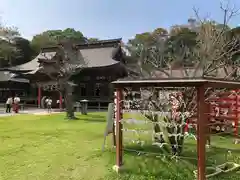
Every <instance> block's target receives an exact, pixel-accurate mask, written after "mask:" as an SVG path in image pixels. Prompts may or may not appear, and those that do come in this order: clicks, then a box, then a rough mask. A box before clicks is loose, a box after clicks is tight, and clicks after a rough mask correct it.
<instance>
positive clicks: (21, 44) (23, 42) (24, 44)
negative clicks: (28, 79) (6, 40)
mask: <svg viewBox="0 0 240 180" xmlns="http://www.w3.org/2000/svg"><path fill="white" fill-rule="evenodd" d="M14 42H15V47H16V48H17V50H18V54H20V56H17V57H15V58H14V60H13V64H12V65H14V66H15V65H19V64H23V63H26V62H28V61H30V60H32V57H33V55H34V54H33V53H34V52H33V49H32V48H31V45H30V42H29V40H27V39H24V38H22V37H16V38H14Z"/></svg>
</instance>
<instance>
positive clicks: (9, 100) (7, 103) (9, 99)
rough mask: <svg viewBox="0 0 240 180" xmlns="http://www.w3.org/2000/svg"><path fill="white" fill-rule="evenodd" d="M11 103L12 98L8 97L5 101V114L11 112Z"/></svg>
mask: <svg viewBox="0 0 240 180" xmlns="http://www.w3.org/2000/svg"><path fill="white" fill-rule="evenodd" d="M12 103H13V100H12V97H8V99H7V101H6V113H10V112H11V107H12Z"/></svg>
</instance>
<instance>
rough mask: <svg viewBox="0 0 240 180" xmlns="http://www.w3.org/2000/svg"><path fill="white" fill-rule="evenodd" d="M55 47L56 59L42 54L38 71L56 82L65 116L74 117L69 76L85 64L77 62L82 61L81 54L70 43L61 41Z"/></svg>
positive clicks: (77, 71) (71, 85)
mask: <svg viewBox="0 0 240 180" xmlns="http://www.w3.org/2000/svg"><path fill="white" fill-rule="evenodd" d="M57 49H58V50H57V54H58V55H57V61H56V62H55V61H54V62H52V59H51V57H47V56H44V58H43V59H39V62H40V68H39V71H40V72H41V73H43V74H46V75H48V77H49V78H50V79H51V80H53V81H54V82H56V83H57V85H58V87H59V88H58V90H59V91H60V92H61V93H62V94H63V95H64V99H65V106H66V114H67V118H68V119H76V117H75V115H74V107H73V95H72V92H73V86H74V84H73V83H72V82H71V81H70V78H71V77H72V75H74V74H75V73H79V72H80V71H81V70H82V69H83V68H84V66H85V64H80V63H79V62H83V61H79V59H80V58H82V56H81V54H80V52H79V51H78V50H77V48H76V47H73V45H72V44H71V43H66V42H64V43H61V44H59V45H57ZM43 54H44V53H43Z"/></svg>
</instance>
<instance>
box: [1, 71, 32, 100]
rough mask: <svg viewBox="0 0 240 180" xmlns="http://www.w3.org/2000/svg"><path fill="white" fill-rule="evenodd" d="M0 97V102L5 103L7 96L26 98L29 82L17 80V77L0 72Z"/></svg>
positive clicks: (22, 79) (21, 79)
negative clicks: (16, 95)
mask: <svg viewBox="0 0 240 180" xmlns="http://www.w3.org/2000/svg"><path fill="white" fill-rule="evenodd" d="M0 87H1V88H0V97H1V102H5V101H6V99H7V98H8V96H14V95H15V94H18V95H20V96H22V97H25V98H26V97H27V96H28V93H29V92H28V91H26V89H29V87H30V84H29V80H27V79H24V78H17V75H16V74H14V73H11V72H9V71H0Z"/></svg>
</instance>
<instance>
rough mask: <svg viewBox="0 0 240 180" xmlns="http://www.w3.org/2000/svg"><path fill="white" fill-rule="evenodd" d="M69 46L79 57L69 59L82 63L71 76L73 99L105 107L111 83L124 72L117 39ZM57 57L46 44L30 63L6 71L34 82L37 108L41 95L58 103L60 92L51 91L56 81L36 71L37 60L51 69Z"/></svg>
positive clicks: (38, 64) (125, 74)
mask: <svg viewBox="0 0 240 180" xmlns="http://www.w3.org/2000/svg"><path fill="white" fill-rule="evenodd" d="M73 46H74V47H75V50H76V52H77V53H79V54H80V56H81V58H77V57H74V58H73V59H75V60H76V61H78V63H80V64H84V68H83V69H82V70H81V72H80V73H78V74H75V75H73V76H72V77H71V80H72V81H73V82H74V83H75V84H76V85H77V86H76V87H75V88H74V95H75V100H76V101H80V100H83V99H87V100H88V101H89V105H90V106H94V107H98V108H100V106H101V105H103V106H106V107H107V104H108V103H109V102H111V101H112V100H113V98H112V93H113V91H112V87H111V82H112V81H114V80H117V79H118V78H123V77H125V76H127V75H128V71H127V69H126V67H125V65H124V64H125V60H124V56H123V50H122V48H121V39H111V40H101V41H96V42H91V43H83V44H74V45H73ZM58 60H59V52H58V47H48V48H43V49H42V50H41V52H40V53H39V55H38V56H37V57H36V58H34V59H33V60H31V61H30V62H27V63H25V64H22V65H19V66H15V67H11V68H8V69H7V70H8V71H11V72H13V73H16V74H20V77H24V78H26V79H29V80H30V83H31V84H35V85H37V89H38V90H37V92H38V98H37V99H38V100H37V101H38V107H41V100H42V98H43V96H51V97H52V98H53V100H58V99H59V100H60V106H62V105H61V103H62V96H61V94H60V95H59V94H58V93H56V91H55V92H54V89H55V88H54V87H56V85H57V83H56V82H54V81H53V80H52V79H50V78H49V76H48V75H46V74H43V73H41V71H40V70H39V67H40V63H41V62H43V61H44V62H49V71H51V63H54V62H56V61H58ZM53 102H55V101H53Z"/></svg>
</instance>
